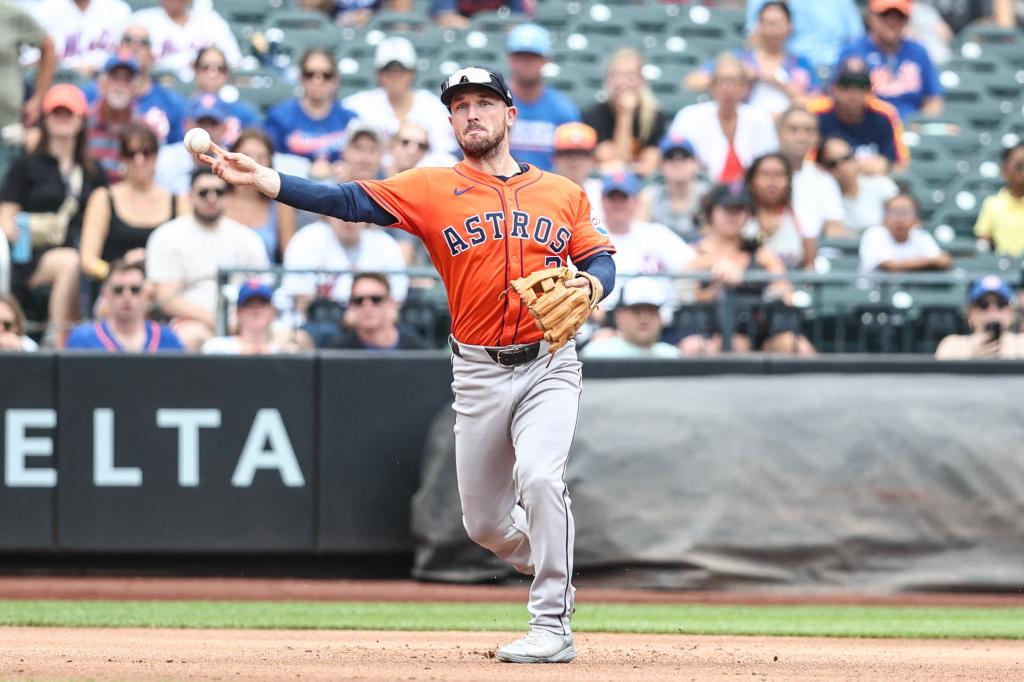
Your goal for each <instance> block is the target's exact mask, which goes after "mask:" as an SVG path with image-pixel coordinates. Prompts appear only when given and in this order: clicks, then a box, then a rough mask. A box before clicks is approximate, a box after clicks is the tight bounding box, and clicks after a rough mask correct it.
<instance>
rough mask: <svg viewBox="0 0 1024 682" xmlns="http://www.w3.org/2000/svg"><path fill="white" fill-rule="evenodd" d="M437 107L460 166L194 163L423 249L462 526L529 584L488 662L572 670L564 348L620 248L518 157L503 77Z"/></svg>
mask: <svg viewBox="0 0 1024 682" xmlns="http://www.w3.org/2000/svg"><path fill="white" fill-rule="evenodd" d="M441 101H442V102H443V103H444V105H445V106H446V107H448V111H449V112H450V117H449V120H450V121H451V125H452V128H453V130H454V133H455V136H456V139H457V140H458V143H459V146H460V147H461V149H462V152H463V154H464V156H465V160H464V161H462V162H460V163H458V164H456V165H455V166H454V167H452V168H414V169H411V170H408V171H405V172H403V173H400V174H398V175H396V176H394V177H392V178H389V179H387V180H382V181H359V182H350V183H345V184H341V185H336V186H330V187H325V186H323V185H319V184H314V183H311V182H308V181H305V180H301V179H298V178H294V177H289V176H287V175H281V174H278V173H277V172H276V171H273V170H271V169H269V168H266V167H263V166H260V165H258V164H257V163H256V162H254V161H253V160H252V159H250V158H249V157H247V156H244V155H242V154H233V153H227V152H225V151H224V150H222V149H221V148H220V147H217V146H213V147H211V149H212V151H213V152H215V153H216V155H217V157H219V158H215V157H214V156H211V155H209V154H204V155H201V156H200V159H201V160H202V161H203V162H205V163H207V164H209V165H211V166H212V167H213V169H214V172H216V173H217V175H219V176H220V177H222V178H224V179H225V180H226V181H227V182H230V183H232V184H236V185H254V186H255V187H257V188H258V189H259V190H260V191H262V192H263V193H264V194H266V195H268V196H270V197H272V198H276V199H277V200H278V201H282V202H284V203H286V204H290V205H292V206H295V207H296V208H301V209H305V210H308V211H312V212H314V213H321V214H328V215H333V216H337V217H338V218H341V219H343V220H349V221H363V222H371V223H376V224H378V225H385V226H392V227H398V228H400V229H403V230H406V231H408V232H410V233H411V234H413V235H415V236H417V237H419V238H420V239H421V240H423V242H424V244H425V246H426V248H427V251H428V252H429V253H430V257H431V260H432V261H433V263H434V265H435V267H437V270H438V272H439V273H440V275H441V278H442V280H443V281H444V285H445V288H446V290H447V292H448V301H449V306H450V308H451V315H452V335H451V337H450V338H449V343H450V345H451V349H452V354H453V356H452V371H453V375H454V381H453V383H452V389H453V391H454V393H455V403H454V408H455V412H456V422H455V459H456V470H457V474H458V483H459V496H460V498H461V501H462V512H463V523H464V525H465V527H466V530H467V532H468V533H469V537H471V538H472V539H473V540H474V541H475V542H477V543H479V544H480V545H482V546H484V547H486V548H487V549H489V550H490V551H492V552H494V553H495V554H496V555H497V556H499V557H501V558H502V559H504V560H505V561H508V562H509V563H510V564H512V565H513V566H514V567H515V568H516V569H517V570H518V571H520V572H522V573H525V574H527V575H533V576H534V579H533V583H532V585H531V588H530V600H529V611H530V614H531V616H532V617H531V619H530V630H529V633H528V634H527V635H526V636H525V637H523V638H522V639H519V640H517V641H515V642H512V643H511V644H509V645H507V646H504V647H502V648H500V649H498V651H497V658H498V659H499V660H501V661H508V662H515V663H561V662H568V661H571V660H573V659H574V658H575V657H576V652H575V650H574V649H573V645H572V632H571V630H570V626H569V620H570V618H571V616H572V613H573V600H574V597H573V593H574V588H573V587H572V583H571V578H572V560H573V539H574V533H575V531H574V526H573V518H572V513H571V512H570V510H569V505H570V502H569V491H568V489H567V487H566V484H565V481H564V480H563V474H564V472H565V466H566V461H567V459H568V454H569V445H570V444H571V442H572V438H573V432H574V430H575V424H576V416H577V411H578V406H579V398H580V390H581V365H580V362H579V360H578V359H577V357H576V350H575V346H574V344H573V342H572V337H573V335H574V334H575V331H576V329H577V328H578V327H579V325H581V324H582V323H583V322H584V321H585V320H586V318H587V316H588V315H589V313H590V310H591V309H592V308H593V307H594V306H595V305H596V304H597V302H598V301H600V300H601V299H602V298H603V297H604V295H605V293H606V292H609V291H610V290H611V288H612V286H613V284H614V281H615V266H614V264H613V261H612V258H611V254H612V253H614V247H613V246H612V244H611V242H610V241H609V240H608V237H607V236H606V234H605V232H604V230H603V229H601V228H599V227H597V226H596V225H595V223H593V222H591V219H590V202H589V201H588V200H587V197H586V195H585V194H584V193H583V191H582V190H581V189H580V188H579V186H577V185H575V184H574V183H573V182H571V181H570V180H567V179H565V178H563V177H561V176H558V175H553V174H549V173H545V172H543V171H540V170H538V169H537V168H535V167H532V166H529V165H526V164H520V163H517V162H516V161H515V160H514V159H513V158H512V156H511V154H510V153H509V128H510V127H511V126H512V125H513V124H514V123H515V120H516V107H515V106H514V105H513V103H512V94H511V92H510V91H509V89H508V87H507V86H506V84H505V80H504V78H503V77H502V75H501V74H499V73H495V72H493V71H489V70H487V69H484V68H480V67H468V68H464V69H460V70H458V71H456V72H455V73H454V74H452V75H451V76H450V77H449V78H448V79H447V80H446V81H445V82H444V83H443V84H442V86H441ZM570 261H571V263H572V264H573V266H574V267H575V268H578V272H577V273H575V274H572V272H571V270H569V269H568V268H566V267H565V266H567V265H568V264H569V262H570ZM516 294H518V296H517V295H516ZM531 315H532V317H531ZM533 318H536V319H533ZM535 322H536V323H535Z"/></svg>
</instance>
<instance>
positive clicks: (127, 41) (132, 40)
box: [121, 36, 153, 47]
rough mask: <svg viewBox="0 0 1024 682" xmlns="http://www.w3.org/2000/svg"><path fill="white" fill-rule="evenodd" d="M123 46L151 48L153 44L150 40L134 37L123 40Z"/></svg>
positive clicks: (126, 37)
mask: <svg viewBox="0 0 1024 682" xmlns="http://www.w3.org/2000/svg"><path fill="white" fill-rule="evenodd" d="M121 44H122V45H138V46H139V47H149V46H151V45H152V44H153V43H152V41H151V40H150V39H149V38H134V37H132V36H125V37H123V38H121Z"/></svg>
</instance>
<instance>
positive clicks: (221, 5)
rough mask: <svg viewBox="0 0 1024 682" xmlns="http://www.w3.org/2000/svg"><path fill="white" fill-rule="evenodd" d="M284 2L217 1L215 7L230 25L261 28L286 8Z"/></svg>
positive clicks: (268, 0)
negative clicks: (272, 16) (274, 14)
mask: <svg viewBox="0 0 1024 682" xmlns="http://www.w3.org/2000/svg"><path fill="white" fill-rule="evenodd" d="M286 4H287V3H285V2H284V0H217V2H216V4H215V5H214V9H216V10H217V11H218V12H219V13H220V15H221V16H222V17H224V19H225V20H226V21H227V22H228V23H229V24H235V23H238V24H247V25H249V26H250V27H251V26H261V25H263V24H264V23H266V21H267V19H268V18H269V17H270V15H271V14H273V13H274V12H279V11H281V10H282V9H284V8H285V6H286Z"/></svg>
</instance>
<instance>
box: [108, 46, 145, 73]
mask: <svg viewBox="0 0 1024 682" xmlns="http://www.w3.org/2000/svg"><path fill="white" fill-rule="evenodd" d="M117 68H122V69H129V70H130V71H131V72H132V73H138V72H139V71H141V70H142V69H141V68H140V67H139V63H138V62H137V61H135V58H134V57H132V53H131V52H129V51H128V50H118V51H117V52H115V53H114V54H112V55H111V56H110V59H108V60H107V63H106V64H104V65H103V73H110V72H111V71H113V70H114V69H117Z"/></svg>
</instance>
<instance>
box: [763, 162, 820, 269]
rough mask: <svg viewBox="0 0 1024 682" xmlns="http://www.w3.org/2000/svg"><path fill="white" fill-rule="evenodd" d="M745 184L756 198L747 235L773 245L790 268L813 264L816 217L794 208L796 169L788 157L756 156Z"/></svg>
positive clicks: (815, 246) (805, 266)
mask: <svg viewBox="0 0 1024 682" xmlns="http://www.w3.org/2000/svg"><path fill="white" fill-rule="evenodd" d="M746 183H747V187H749V188H750V195H751V197H753V200H754V215H753V216H751V220H750V222H749V223H748V224H747V227H746V228H745V229H746V235H747V236H748V237H751V238H754V239H758V240H759V241H760V242H761V243H763V244H765V245H766V246H769V247H771V249H772V250H773V251H775V253H777V254H778V255H779V257H780V258H782V262H783V263H785V265H786V267H787V268H790V269H794V268H805V269H806V268H811V267H813V266H814V257H815V256H816V255H817V252H818V240H817V236H818V235H817V234H816V233H815V232H814V229H815V226H814V224H813V223H814V221H815V217H814V216H808V215H800V214H799V212H798V211H796V210H795V209H794V207H793V171H792V169H791V168H790V166H789V161H787V160H786V157H785V156H783V155H782V154H779V153H771V154H765V155H764V156H759V157H757V158H756V159H754V163H752V164H751V165H750V168H748V169H747V174H746ZM818 229H819V230H820V225H819V226H818Z"/></svg>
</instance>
